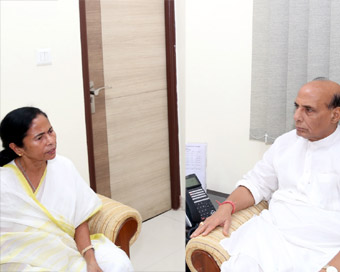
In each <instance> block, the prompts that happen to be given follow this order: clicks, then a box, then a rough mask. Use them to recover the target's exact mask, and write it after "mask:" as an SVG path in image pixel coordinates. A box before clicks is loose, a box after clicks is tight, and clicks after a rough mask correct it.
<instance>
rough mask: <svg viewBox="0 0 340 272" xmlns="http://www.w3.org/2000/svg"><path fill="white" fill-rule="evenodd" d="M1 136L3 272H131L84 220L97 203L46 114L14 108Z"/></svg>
mask: <svg viewBox="0 0 340 272" xmlns="http://www.w3.org/2000/svg"><path fill="white" fill-rule="evenodd" d="M0 136H1V140H2V143H3V147H4V150H3V151H2V152H1V153H0V166H2V167H0V177H1V189H0V192H1V198H0V204H1V205H0V210H1V213H0V222H1V229H0V230H1V254H0V259H1V262H0V270H1V271H105V272H106V271H119V272H123V271H133V268H132V265H131V262H130V260H129V258H128V257H127V255H126V254H125V253H124V251H122V250H120V249H119V248H118V247H116V246H115V245H114V244H113V243H112V242H111V241H109V240H108V239H107V238H106V237H105V236H104V235H103V234H95V235H91V236H90V234H89V228H88V224H87V220H88V219H89V218H90V217H91V216H92V215H93V214H95V213H96V212H97V211H98V210H99V209H100V208H101V201H100V200H99V198H98V197H97V195H96V194H95V193H94V192H93V191H92V190H91V189H90V188H89V186H88V185H87V184H86V183H85V181H84V180H83V179H82V178H81V176H80V175H79V173H78V172H77V170H76V169H75V167H74V165H73V164H72V162H71V161H69V160H68V159H66V158H64V157H62V156H59V155H56V134H55V132H54V130H53V128H52V126H51V124H50V122H49V120H48V118H47V116H46V114H45V113H44V112H42V111H41V110H39V109H37V108H33V107H24V108H19V109H16V110H14V111H12V112H10V113H9V114H7V115H6V117H5V118H4V119H3V121H2V122H1V125H0Z"/></svg>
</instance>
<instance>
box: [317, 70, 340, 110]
mask: <svg viewBox="0 0 340 272" xmlns="http://www.w3.org/2000/svg"><path fill="white" fill-rule="evenodd" d="M316 80H319V81H324V80H325V81H327V80H329V79H328V78H327V77H316V78H314V79H313V80H312V81H316ZM337 107H340V93H336V94H334V96H333V98H332V100H331V102H330V103H329V104H328V108H329V109H335V108H337Z"/></svg>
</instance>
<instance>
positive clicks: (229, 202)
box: [216, 200, 235, 214]
mask: <svg viewBox="0 0 340 272" xmlns="http://www.w3.org/2000/svg"><path fill="white" fill-rule="evenodd" d="M216 202H217V203H218V206H221V205H223V204H230V205H231V206H232V207H233V209H232V211H231V214H233V213H234V212H235V203H234V202H232V201H230V200H227V201H223V202H222V203H221V202H219V201H217V200H216Z"/></svg>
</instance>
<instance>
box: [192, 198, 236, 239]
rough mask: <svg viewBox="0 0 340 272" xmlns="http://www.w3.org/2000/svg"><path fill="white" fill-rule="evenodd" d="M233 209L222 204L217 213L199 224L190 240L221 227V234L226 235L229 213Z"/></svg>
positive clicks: (228, 205)
mask: <svg viewBox="0 0 340 272" xmlns="http://www.w3.org/2000/svg"><path fill="white" fill-rule="evenodd" d="M232 210H233V207H232V206H231V205H230V204H224V205H221V206H219V207H218V209H217V211H216V212H215V213H213V214H212V215H211V216H209V217H208V218H207V219H206V220H205V221H204V222H201V223H200V225H199V226H198V228H197V229H196V230H195V231H194V232H193V233H192V234H191V236H190V238H194V237H197V236H198V235H200V234H202V235H203V236H206V235H208V234H209V233H210V232H211V231H212V230H214V229H215V228H216V227H217V226H221V227H223V234H224V235H225V236H227V235H228V232H229V227H230V223H231V212H232Z"/></svg>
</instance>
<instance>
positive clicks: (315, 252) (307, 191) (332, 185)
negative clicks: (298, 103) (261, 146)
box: [221, 127, 340, 272]
mask: <svg viewBox="0 0 340 272" xmlns="http://www.w3.org/2000/svg"><path fill="white" fill-rule="evenodd" d="M239 185H243V186H245V187H247V188H248V189H249V190H250V191H251V193H252V195H253V196H254V199H255V202H256V204H257V203H259V202H260V201H261V200H262V199H265V200H267V201H269V208H268V210H264V211H263V212H262V213H261V215H260V216H255V217H254V218H252V219H251V220H250V221H248V222H247V223H245V224H244V225H243V226H241V227H240V228H239V229H238V230H237V231H236V232H234V233H233V234H232V235H231V237H230V238H226V239H224V240H222V241H221V245H222V246H223V247H224V248H225V249H226V250H227V251H228V252H229V253H230V255H231V256H234V257H233V258H236V257H237V256H241V255H246V256H247V257H249V259H251V260H252V261H255V263H257V264H259V266H260V267H261V269H262V270H263V271H265V272H267V271H268V272H273V271H280V272H282V271H299V272H303V271H306V272H307V271H308V272H311V271H319V270H320V269H321V268H322V267H323V266H324V265H325V264H327V263H328V262H329V261H330V260H331V259H332V258H333V257H334V256H335V255H336V254H337V253H338V252H339V251H340V128H339V127H338V128H337V130H336V131H335V132H334V133H333V134H332V135H330V136H328V137H327V138H325V139H322V140H319V141H316V142H310V141H308V140H306V139H304V138H302V137H299V136H297V134H296V131H295V130H293V131H291V132H289V133H286V134H284V135H283V136H281V137H279V138H278V139H277V140H276V141H275V143H274V144H273V145H272V146H271V147H270V149H269V150H268V151H267V152H266V153H265V154H264V157H263V159H262V160H261V161H260V162H258V163H257V164H256V165H255V167H254V169H253V170H252V171H250V172H249V173H247V174H246V175H245V176H244V178H243V179H242V180H241V181H239V182H238V183H237V186H239ZM232 262H233V261H232ZM221 269H222V271H236V270H233V268H232V264H231V262H230V263H228V262H226V263H224V264H223V265H222V268H221ZM230 269H231V270H230ZM249 271H253V270H249Z"/></svg>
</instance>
